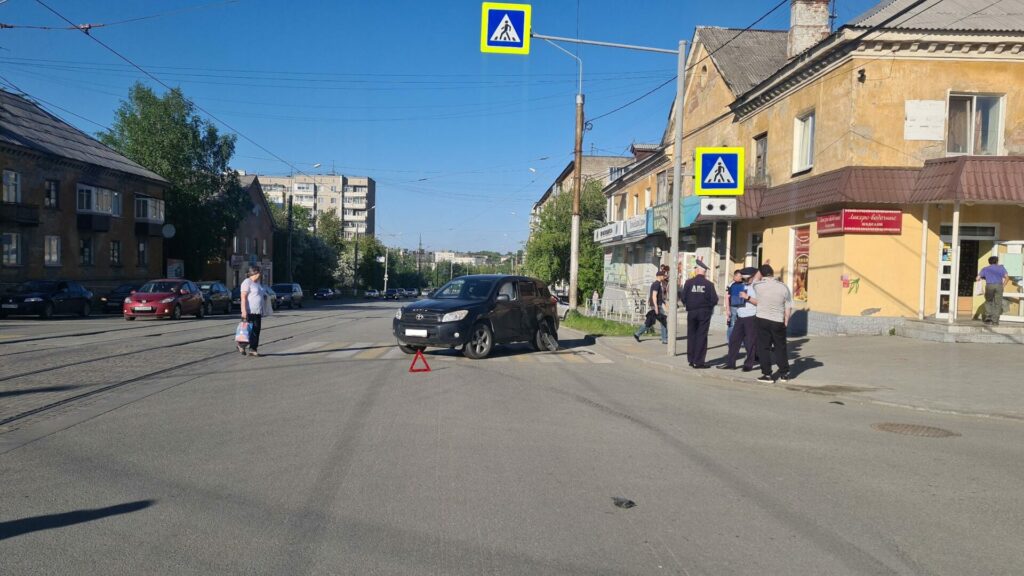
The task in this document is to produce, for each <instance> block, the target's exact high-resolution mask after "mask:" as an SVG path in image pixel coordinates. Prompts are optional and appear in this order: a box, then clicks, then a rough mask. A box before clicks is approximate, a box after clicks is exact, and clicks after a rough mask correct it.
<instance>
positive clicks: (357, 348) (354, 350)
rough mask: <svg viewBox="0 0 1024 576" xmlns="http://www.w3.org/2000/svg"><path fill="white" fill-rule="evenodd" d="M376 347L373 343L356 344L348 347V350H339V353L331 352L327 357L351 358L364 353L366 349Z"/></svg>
mask: <svg viewBox="0 0 1024 576" xmlns="http://www.w3.org/2000/svg"><path fill="white" fill-rule="evenodd" d="M371 346H374V343H373V342H356V343H355V344H352V345H351V346H348V350H339V351H338V352H331V353H330V354H328V355H327V357H328V358H331V359H336V358H349V357H352V356H355V355H356V354H359V353H360V352H363V351H364V349H366V348H369V347H371Z"/></svg>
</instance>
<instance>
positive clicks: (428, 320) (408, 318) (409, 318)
mask: <svg viewBox="0 0 1024 576" xmlns="http://www.w3.org/2000/svg"><path fill="white" fill-rule="evenodd" d="M442 316H444V314H442V313H440V312H424V311H416V310H414V311H412V312H408V313H405V314H402V321H403V322H405V323H406V324H437V323H439V322H441V317H442Z"/></svg>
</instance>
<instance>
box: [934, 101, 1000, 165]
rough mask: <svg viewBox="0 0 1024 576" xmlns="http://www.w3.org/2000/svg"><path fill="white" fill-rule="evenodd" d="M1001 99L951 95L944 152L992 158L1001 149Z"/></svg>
mask: <svg viewBox="0 0 1024 576" xmlns="http://www.w3.org/2000/svg"><path fill="white" fill-rule="evenodd" d="M1002 101H1003V99H1002V97H1001V96H980V95H951V96H950V97H949V118H948V119H947V121H946V152H947V153H948V154H974V155H978V156H994V155H997V154H999V150H1000V148H1001V146H1002V130H1000V124H1001V121H1002V118H1001V116H1002V107H1003V102H1002Z"/></svg>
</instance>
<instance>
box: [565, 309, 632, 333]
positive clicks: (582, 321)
mask: <svg viewBox="0 0 1024 576" xmlns="http://www.w3.org/2000/svg"><path fill="white" fill-rule="evenodd" d="M562 326H565V327H567V328H572V329H573V330H579V331H580V332H586V333H587V334H590V335H591V336H632V335H633V333H634V332H635V331H636V326H632V325H630V324H624V323H622V322H615V321H614V320H605V319H604V318H594V317H593V316H584V315H582V314H580V313H579V312H577V311H575V310H572V311H570V312H569V316H568V317H567V318H566V319H565V320H564V321H563V322H562Z"/></svg>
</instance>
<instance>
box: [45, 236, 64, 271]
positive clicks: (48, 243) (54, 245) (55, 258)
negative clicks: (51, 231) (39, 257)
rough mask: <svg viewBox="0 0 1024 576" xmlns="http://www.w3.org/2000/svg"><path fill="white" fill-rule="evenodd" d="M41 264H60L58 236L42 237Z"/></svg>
mask: <svg viewBox="0 0 1024 576" xmlns="http://www.w3.org/2000/svg"><path fill="white" fill-rule="evenodd" d="M43 264H44V265H46V266H60V236H45V237H43Z"/></svg>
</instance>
